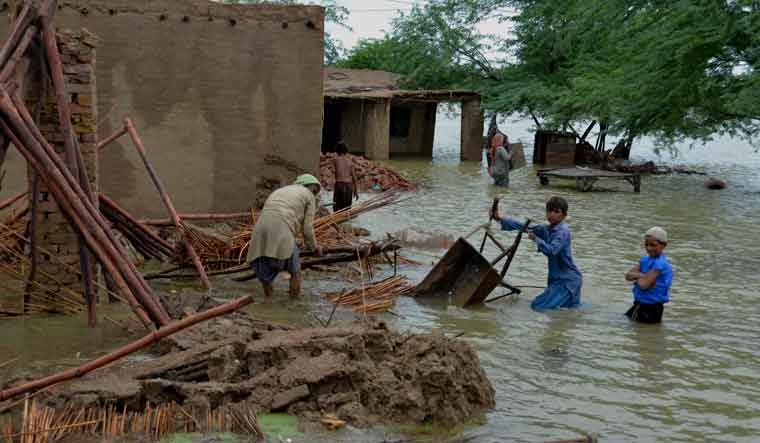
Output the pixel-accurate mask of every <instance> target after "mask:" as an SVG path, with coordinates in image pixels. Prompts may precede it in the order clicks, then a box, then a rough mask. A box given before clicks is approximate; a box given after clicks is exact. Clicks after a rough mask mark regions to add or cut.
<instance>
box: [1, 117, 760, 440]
mask: <svg viewBox="0 0 760 443" xmlns="http://www.w3.org/2000/svg"><path fill="white" fill-rule="evenodd" d="M502 128H503V129H505V130H507V131H508V133H509V135H510V138H511V139H512V140H515V139H521V140H523V141H524V142H526V145H532V134H531V133H530V131H529V127H528V125H527V124H526V123H524V122H508V123H506V124H502ZM437 132H438V133H437V136H436V150H435V157H434V159H433V160H432V161H431V160H429V159H428V160H419V159H417V160H415V159H404V160H396V161H391V162H389V164H391V165H392V166H394V167H395V168H398V169H399V170H401V171H402V172H404V173H406V174H407V175H409V176H410V177H412V178H414V179H416V180H419V181H420V182H421V183H422V184H423V189H422V190H421V191H420V192H418V193H415V194H412V198H410V199H408V200H405V201H403V202H401V203H400V204H398V205H396V206H393V207H388V208H383V209H380V210H378V211H375V212H373V213H371V214H370V215H367V216H364V217H363V218H361V219H360V220H359V222H358V223H359V224H360V225H362V226H364V227H366V228H368V229H370V230H371V231H372V233H373V235H374V236H376V237H381V236H383V235H384V233H385V232H398V231H401V230H405V229H412V230H414V231H416V232H424V233H432V234H441V235H442V238H449V237H452V236H453V237H456V236H457V235H460V234H463V233H466V232H468V231H469V230H470V228H471V227H473V226H475V225H477V224H479V223H483V222H485V221H486V219H487V215H486V210H487V207H488V206H489V204H490V201H491V199H492V198H493V197H495V196H500V197H501V198H502V203H501V208H502V213H504V214H505V215H509V216H513V217H515V218H518V219H524V218H528V217H530V218H532V219H534V220H543V218H544V206H543V205H544V202H545V200H546V199H547V198H548V197H550V196H552V195H559V196H562V197H565V198H566V199H567V200H568V202H569V205H570V218H569V220H568V224H569V226H570V228H571V230H572V234H573V248H574V256H575V259H576V262H577V264H578V266H579V267H580V268H581V270H582V272H583V296H582V300H583V307H582V308H581V309H577V310H562V311H554V312H549V313H537V312H533V311H531V309H530V301H531V300H532V298H533V297H534V296H535V295H537V294H538V293H539V292H540V289H538V288H533V286H541V285H543V284H544V282H545V279H546V261H545V258H544V257H543V256H541V255H539V254H537V253H536V252H535V248H534V246H533V244H532V243H531V242H529V241H525V242H524V243H523V244H522V245H521V247H520V250H519V251H518V253H517V256H516V258H515V260H514V262H513V264H512V267H511V269H510V271H509V273H508V279H509V281H510V282H511V283H512V284H514V285H517V286H523V287H524V288H523V293H522V294H521V295H520V296H517V297H508V298H505V299H502V300H500V301H498V302H495V303H493V304H490V305H488V306H484V307H480V308H477V309H460V308H457V307H455V306H453V305H450V304H449V303H447V302H446V301H445V300H435V299H433V300H422V299H411V298H404V299H400V300H399V301H398V303H397V304H396V307H395V308H394V309H393V312H394V313H395V314H396V315H392V314H384V315H383V318H384V319H385V320H386V321H387V322H389V323H390V324H392V325H393V327H395V328H398V329H400V330H411V331H420V332H422V331H430V330H432V329H440V330H443V331H444V332H445V333H446V334H451V335H458V334H462V335H461V338H462V339H463V340H466V341H468V342H469V343H471V344H472V345H473V346H474V347H475V348H476V349H477V351H478V353H479V355H480V359H481V363H482V365H483V366H484V368H485V370H486V372H487V374H488V376H489V377H490V379H491V381H492V383H493V385H494V388H495V390H496V408H495V409H494V410H493V411H491V412H490V413H488V414H487V415H486V416H485V417H484V418H483V420H482V422H479V423H474V424H472V425H470V426H467V427H464V428H462V429H459V430H457V431H456V432H455V433H454V434H453V435H448V436H436V437H432V440H435V441H452V442H453V441H467V442H478V443H480V442H482V443H486V442H497V441H499V442H500V441H517V442H541V441H544V440H551V439H561V438H573V437H579V436H582V435H586V434H596V435H598V436H599V437H600V441H610V442H644V441H647V442H649V441H652V442H654V441H661V442H700V441H715V442H753V441H760V326H758V325H760V306H759V304H760V294H759V292H760V272H758V270H759V269H760V233H759V232H758V229H757V222H758V220H760V175H758V169H759V168H760V154H759V153H756V152H754V150H753V149H752V148H751V147H750V146H748V145H746V144H744V143H742V142H740V141H736V140H730V139H717V140H716V141H715V142H713V143H710V144H708V145H707V146H697V147H695V148H694V149H691V150H690V149H689V147H688V146H683V147H682V152H681V155H680V157H679V158H676V159H673V158H671V156H669V155H665V156H662V157H658V156H657V155H656V154H655V152H654V150H653V149H652V146H651V143H650V142H649V141H648V140H643V141H641V142H640V143H639V144H638V145H637V146H635V147H634V156H635V157H636V159H637V160H655V161H658V162H663V163H677V164H681V165H685V166H687V167H689V168H691V169H696V170H700V171H704V172H706V173H708V174H710V175H714V176H717V177H720V178H722V179H724V180H727V181H728V183H729V187H728V188H727V189H725V190H720V191H710V190H707V189H705V188H704V187H703V186H702V183H703V181H704V180H705V177H704V176H700V175H662V176H647V177H644V178H643V180H642V187H641V193H640V194H636V193H633V192H632V187H631V186H630V185H628V184H627V183H625V182H622V183H614V182H604V181H601V182H599V183H598V185H597V186H598V187H599V188H600V190H599V191H595V192H589V193H579V192H577V191H576V190H575V189H574V187H573V184H572V183H570V182H567V183H562V182H557V183H552V185H551V186H548V187H545V186H541V185H540V184H539V183H538V180H537V179H536V177H535V170H534V169H533V168H532V167H531V166H530V165H529V166H528V167H526V168H523V169H521V170H519V171H516V172H513V174H512V177H511V184H512V185H511V187H510V188H509V189H507V190H504V189H497V188H495V187H494V186H492V185H491V184H490V179H489V177H488V175H487V173H486V171H485V168H484V167H483V166H482V165H479V164H460V162H459V161H458V120H456V119H450V118H443V117H441V118H439V123H438V131H437ZM530 154H531V151H530V150H529V149H528V150H526V156H527V157H528V158H530ZM322 198H323V200H324V201H325V202H327V201H329V195H324V196H323V197H322ZM653 225H659V226H663V227H664V228H665V229H667V230H668V233H669V237H670V244H669V246H668V248H667V249H666V252H667V254H668V256H669V259H670V261H671V263H672V264H673V267H674V270H675V281H674V284H673V288H672V293H671V295H672V300H673V301H672V302H671V303H670V304H668V305H666V308H665V317H664V322H663V324H661V325H638V324H633V323H631V322H629V321H628V319H627V318H626V317H624V316H623V315H622V314H623V312H625V310H626V309H627V308H628V306H629V305H630V303H631V294H630V285H629V284H627V283H626V282H625V280H624V279H623V275H624V273H625V272H626V271H627V270H628V269H629V268H630V267H631V266H633V265H634V264H635V263H636V261H637V260H638V258H639V257H640V256H641V255H642V254H643V253H644V250H643V247H642V233H643V232H644V231H645V230H646V229H647V228H649V227H651V226H653ZM497 236H498V238H499V239H500V240H502V241H503V242H505V243H510V242H511V241H512V238H513V234H511V233H506V232H499V233H497ZM475 241H476V242H479V241H480V238H477V239H476V240H475ZM433 243H434V242H433ZM444 252H445V251H444V249H441V248H435V247H432V248H431V247H424V248H423V247H419V248H411V249H407V250H406V252H405V254H406V255H407V256H409V257H410V258H414V259H416V260H419V261H421V262H423V263H424V264H423V265H422V266H404V267H402V269H401V272H402V273H404V274H405V275H407V276H408V277H409V278H410V279H412V280H414V281H419V280H421V279H422V278H423V277H424V275H425V274H426V273H427V271H428V270H429V269H430V268H431V266H432V263H434V262H435V261H436V260H437V258H438V257H440V256H441V255H442V254H443V253H444ZM495 254H496V251H495V250H494V249H487V250H486V253H485V255H487V256H489V257H493V256H495ZM387 272H388V270H387V269H385V270H383V271H382V272H380V274H379V275H378V278H379V277H382V276H383V275H384V274H385V273H387ZM306 279H307V280H306V281H305V282H304V285H305V291H306V293H307V296H306V297H305V298H303V299H302V300H300V301H297V302H290V301H288V300H286V299H285V298H284V296H283V295H280V296H277V297H276V300H275V303H272V304H262V303H256V304H254V305H252V306H250V307H249V308H248V309H249V311H250V312H251V313H254V314H255V315H259V316H262V317H264V318H267V319H271V320H276V321H282V322H289V323H296V324H310V323H311V322H314V319H313V316H314V315H317V316H320V317H322V318H324V317H326V316H327V315H329V309H330V307H329V306H328V305H327V304H326V303H324V302H323V301H322V300H321V298H320V297H319V295H318V294H319V293H321V292H324V291H329V290H337V289H340V288H341V287H342V286H343V284H344V283H343V282H341V281H340V280H338V279H337V278H336V277H335V276H330V275H327V276H321V275H316V274H309V275H308V276H307V277H306ZM278 284H279V285H280V286H279V287H280V288H285V286H284V285H286V284H287V283H286V282H279V283H278ZM154 286H155V287H157V288H160V289H161V290H163V291H167V292H170V293H172V291H173V293H188V292H190V293H193V292H196V289H195V288H196V286H195V285H194V284H180V283H176V282H175V283H169V282H163V283H154ZM215 286H216V289H215V294H216V295H218V296H220V297H225V298H232V297H235V296H239V295H241V294H243V293H246V292H248V291H250V290H251V288H252V287H254V286H255V284H250V283H249V284H246V283H236V282H233V281H231V280H229V279H217V280H216V281H215ZM256 290H258V288H256ZM500 291H501V290H496V291H495V294H494V295H497V294H498V293H499V292H500ZM282 292H283V290H282V289H280V293H282ZM128 315H129V313H126V312H124V311H120V310H113V312H110V313H109V316H113V318H117V319H118V318H119V316H121V317H124V316H128ZM353 318H354V315H353V314H351V313H349V312H347V311H341V310H339V311H338V315H337V319H338V322H339V323H340V322H347V321H351V319H353ZM122 335H123V334H122V332H121V330H120V328H119V327H118V326H116V325H114V324H113V323H111V322H109V321H102V322H101V326H100V327H99V328H98V329H97V330H94V331H91V330H88V329H86V328H85V327H84V321H83V319H71V318H53V319H29V320H4V321H2V322H0V363H2V362H4V361H6V360H9V359H11V358H15V357H19V360H18V361H17V362H15V363H12V364H10V365H9V366H6V367H3V368H0V378H5V377H6V376H9V375H15V374H20V373H23V372H27V371H34V372H40V373H47V372H51V371H53V370H55V369H62V368H66V367H70V366H72V365H75V364H77V363H78V362H81V361H83V360H85V359H90V358H93V357H95V356H98V355H101V354H102V352H103V351H104V350H107V349H111V348H113V347H115V346H117V345H119V344H121V343H123V342H124V340H125V339H124V337H123V336H122ZM131 358H132V359H140V358H148V357H146V356H140V355H138V356H134V357H131ZM403 436H404V433H403V430H400V429H396V428H388V429H377V428H375V429H371V430H355V429H348V430H343V431H340V432H338V433H334V434H320V435H309V436H301V437H298V436H295V437H293V441H310V442H311V441H317V442H319V441H323V442H333V441H356V442H363V441H366V442H379V441H383V439H385V438H388V439H389V441H393V439H401V438H402V437H403ZM407 438H409V437H408V435H407ZM419 438H420V441H431V437H426V436H424V435H422V436H420V437H419ZM187 441H203V440H202V437H200V436H198V437H190V438H189V439H188V440H187Z"/></svg>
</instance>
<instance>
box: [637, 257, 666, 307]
mask: <svg viewBox="0 0 760 443" xmlns="http://www.w3.org/2000/svg"><path fill="white" fill-rule="evenodd" d="M652 269H657V270H659V271H660V273H659V275H657V279H656V280H655V282H654V286H653V287H651V288H648V289H641V288H640V287H639V283H638V282H634V284H633V298H634V300H636V301H637V302H639V303H644V304H655V303H667V302H669V301H670V285H671V284H673V267H672V266H670V263H669V262H668V257H667V256H666V255H665V254H660V256H659V257H655V258H652V257H650V256H648V255H646V256H644V257H641V260H639V272H641V273H642V274H646V273H647V272H649V271H651V270H652Z"/></svg>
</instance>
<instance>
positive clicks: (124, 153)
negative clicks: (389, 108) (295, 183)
mask: <svg viewBox="0 0 760 443" xmlns="http://www.w3.org/2000/svg"><path fill="white" fill-rule="evenodd" d="M59 4H60V5H61V6H62V7H61V8H60V9H59V10H58V15H57V17H56V20H57V24H58V26H59V27H66V28H72V29H80V28H86V29H88V30H89V31H91V32H93V33H95V34H96V35H98V36H99V38H100V40H99V44H98V59H97V66H96V70H97V72H98V78H97V89H98V107H99V110H100V118H101V120H100V122H99V123H100V124H99V127H98V132H99V135H100V138H104V137H106V136H107V135H109V134H111V133H113V132H115V131H116V130H118V129H119V128H121V127H122V121H123V118H124V117H126V116H129V117H131V118H132V120H133V121H134V123H135V125H136V126H137V129H138V132H139V133H140V135H141V137H142V139H143V142H144V144H145V146H146V148H147V151H148V157H149V158H150V159H151V161H152V162H153V163H154V166H155V167H156V169H157V170H158V172H159V174H160V175H161V178H162V179H163V181H164V184H165V185H166V188H167V189H168V191H169V192H170V193H171V195H172V197H173V199H174V203H175V206H176V207H177V209H178V210H179V211H180V212H192V211H198V212H206V211H237V210H242V209H244V208H246V207H248V206H250V205H251V202H252V200H253V198H254V194H256V193H257V192H259V191H261V190H264V189H266V188H267V187H271V186H274V185H276V182H277V181H279V180H290V179H292V178H293V177H294V176H295V175H296V174H297V173H298V172H301V171H311V172H316V170H317V167H318V161H319V146H320V140H321V127H322V106H323V99H322V51H323V23H324V20H323V19H324V12H323V9H322V8H321V7H317V6H276V5H225V4H221V3H212V2H206V1H199V0H153V1H147V0H138V1H134V0H107V1H106V0H87V1H85V0H80V1H59ZM0 22H1V23H2V27H0V32H2V33H3V35H7V23H8V19H7V16H6V17H2V18H0ZM16 157H17V156H16ZM100 160H101V163H100V168H101V177H100V179H101V181H100V184H101V191H103V192H105V193H106V194H108V195H109V196H111V197H113V198H114V199H115V200H116V201H117V202H119V203H120V204H122V205H124V206H125V207H127V209H129V210H131V211H134V212H135V213H136V215H140V216H163V215H165V210H164V208H163V206H162V205H161V202H160V199H159V198H158V196H157V194H156V192H155V190H154V188H153V185H152V184H151V182H150V179H149V177H148V176H147V174H146V173H145V168H144V167H143V165H142V164H141V163H140V161H139V158H138V156H137V154H136V152H135V150H134V147H133V146H132V144H131V143H130V141H129V139H128V137H122V138H121V139H119V140H118V141H117V142H116V143H114V144H112V145H109V146H108V147H106V148H105V149H104V150H103V151H102V152H101V155H100ZM10 161H12V159H9V162H10ZM6 167H7V169H8V170H9V171H10V170H12V166H11V164H6ZM8 175H9V176H10V175H12V174H8ZM22 181H23V180H22ZM21 185H22V184H21V183H17V184H16V185H15V186H16V187H17V189H16V190H19V189H20V186H21ZM24 185H25V184H24ZM12 186H13V185H11V184H10V181H6V189H3V195H10V193H11V192H12V189H7V188H8V187H12Z"/></svg>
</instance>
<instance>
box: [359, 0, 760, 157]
mask: <svg viewBox="0 0 760 443" xmlns="http://www.w3.org/2000/svg"><path fill="white" fill-rule="evenodd" d="M485 19H496V20H500V21H501V22H502V23H504V25H505V26H507V25H510V26H511V27H512V31H513V36H514V37H513V38H510V39H499V38H497V37H496V36H491V35H483V34H480V33H478V32H477V31H475V29H477V28H476V27H477V25H478V24H479V23H480V22H482V21H483V20H485ZM759 36H760V3H759V2H757V1H756V0H735V1H728V2H727V1H724V0H722V1H720V0H689V1H686V0H662V1H655V0H565V1H563V2H557V1H554V0H464V1H463V0H432V1H431V2H430V3H428V4H427V5H425V6H424V7H415V8H413V10H412V11H411V12H410V13H409V14H406V15H401V16H399V17H398V18H397V19H396V20H395V21H394V24H393V29H392V31H391V32H390V33H389V35H387V36H386V37H385V39H383V40H381V41H377V42H370V43H366V44H365V45H364V46H360V47H358V48H356V49H355V50H354V51H352V52H351V53H350V54H349V57H348V61H347V62H346V63H348V64H351V63H355V67H359V66H358V65H359V64H361V57H359V56H364V57H365V59H366V58H367V57H366V56H367V55H369V54H370V51H369V50H370V49H372V50H375V49H379V48H383V53H386V54H387V53H389V52H391V50H390V49H389V47H391V48H392V47H393V46H394V45H395V46H396V51H397V52H398V54H403V56H402V57H398V56H397V55H394V54H389V55H388V56H387V57H386V58H384V59H383V60H384V64H382V68H383V69H386V70H390V71H396V72H399V73H401V74H404V75H405V76H406V81H407V82H408V83H409V84H411V85H415V86H419V87H430V86H431V85H434V86H435V87H471V88H474V89H476V90H478V91H479V92H481V94H482V95H483V97H484V103H485V106H486V107H487V108H488V109H490V110H492V111H495V112H503V113H518V114H521V115H524V116H530V117H531V118H533V119H534V121H535V122H536V124H537V125H538V126H542V127H544V128H549V129H564V128H567V129H569V130H572V131H573V132H576V130H575V128H576V127H578V128H579V129H580V131H578V132H580V133H581V134H579V135H585V134H586V133H588V129H590V127H587V128H586V129H587V130H586V131H582V129H583V126H580V125H589V122H591V123H592V124H597V122H598V124H599V126H600V127H601V129H602V131H601V132H600V138H599V140H598V144H599V145H600V148H603V147H604V140H605V137H606V135H607V134H612V135H617V136H619V137H620V139H621V140H622V146H623V147H627V148H630V146H631V145H632V143H633V142H634V140H635V139H637V138H638V137H641V136H644V135H650V136H654V137H655V138H656V139H657V140H658V141H659V142H660V143H661V144H663V145H666V146H672V144H673V143H674V142H676V141H680V140H683V139H685V138H693V139H697V140H709V139H710V137H712V136H713V135H714V134H716V133H717V134H723V133H727V134H731V135H738V136H743V137H745V138H747V139H750V141H756V138H755V137H756V134H757V133H758V132H757V131H758V129H760V123H759V119H760V92H759V91H760V89H759V88H758V85H760V80H758V70H757V69H758V60H760V49H759V48H760V41H759V40H758V39H759V38H760V37H759Z"/></svg>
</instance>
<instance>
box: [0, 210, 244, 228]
mask: <svg viewBox="0 0 760 443" xmlns="http://www.w3.org/2000/svg"><path fill="white" fill-rule="evenodd" d="M0 209H2V208H0ZM177 216H178V217H179V218H180V219H182V220H196V221H219V220H240V219H250V218H251V212H250V211H248V212H231V213H217V214H213V213H211V214H177ZM138 221H139V222H140V223H141V224H143V225H148V226H171V225H173V224H174V221H173V220H172V219H171V218H156V219H143V220H138Z"/></svg>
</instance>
